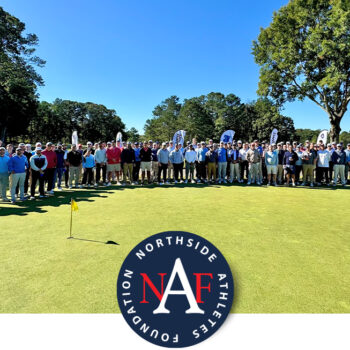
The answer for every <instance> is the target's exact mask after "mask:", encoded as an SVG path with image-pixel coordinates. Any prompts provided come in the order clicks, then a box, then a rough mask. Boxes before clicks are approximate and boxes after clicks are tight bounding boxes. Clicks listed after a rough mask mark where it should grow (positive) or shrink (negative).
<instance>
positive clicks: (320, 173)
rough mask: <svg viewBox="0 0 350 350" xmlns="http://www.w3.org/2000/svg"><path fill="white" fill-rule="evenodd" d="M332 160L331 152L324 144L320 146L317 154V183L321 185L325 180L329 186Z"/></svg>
mask: <svg viewBox="0 0 350 350" xmlns="http://www.w3.org/2000/svg"><path fill="white" fill-rule="evenodd" d="M330 159H331V152H330V151H328V150H327V149H325V147H324V144H320V149H319V150H318V152H317V168H316V183H317V185H318V186H320V185H321V182H322V180H323V179H325V181H326V184H327V186H329V177H328V174H329V161H330Z"/></svg>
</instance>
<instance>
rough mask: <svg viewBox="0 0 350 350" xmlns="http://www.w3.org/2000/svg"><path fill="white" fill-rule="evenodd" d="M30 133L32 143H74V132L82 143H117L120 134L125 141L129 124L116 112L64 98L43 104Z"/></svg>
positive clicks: (32, 120)
mask: <svg viewBox="0 0 350 350" xmlns="http://www.w3.org/2000/svg"><path fill="white" fill-rule="evenodd" d="M27 130H28V131H27V132H26V134H27V135H29V141H31V142H36V141H41V142H47V141H52V142H58V141H60V142H66V143H70V142H71V135H72V132H73V131H74V130H77V132H78V136H79V142H80V141H81V142H87V141H92V142H98V141H100V140H101V141H110V140H115V138H116V135H117V133H118V132H119V131H120V132H121V133H122V134H123V139H126V136H127V134H126V132H125V124H124V123H123V122H122V120H121V119H120V117H119V116H118V115H117V114H116V112H115V110H113V109H108V108H107V107H105V106H104V105H99V104H95V103H92V102H86V103H82V102H76V101H69V100H61V99H56V100H55V101H54V102H53V103H52V104H51V103H48V102H45V101H43V102H40V104H39V106H38V111H37V114H36V115H35V116H34V117H33V118H32V119H31V122H30V124H29V127H28V129H27ZM24 136H25V135H24Z"/></svg>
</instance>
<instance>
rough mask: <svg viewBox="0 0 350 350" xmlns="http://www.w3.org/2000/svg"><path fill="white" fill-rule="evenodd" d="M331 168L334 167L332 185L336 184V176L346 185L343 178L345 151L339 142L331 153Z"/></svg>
mask: <svg viewBox="0 0 350 350" xmlns="http://www.w3.org/2000/svg"><path fill="white" fill-rule="evenodd" d="M332 161H333V169H334V179H333V186H336V185H337V182H338V176H339V177H340V181H341V183H342V185H343V186H345V185H346V180H345V163H346V153H345V151H344V150H343V149H342V145H341V144H340V143H338V144H337V149H336V150H335V151H334V152H333V154H332Z"/></svg>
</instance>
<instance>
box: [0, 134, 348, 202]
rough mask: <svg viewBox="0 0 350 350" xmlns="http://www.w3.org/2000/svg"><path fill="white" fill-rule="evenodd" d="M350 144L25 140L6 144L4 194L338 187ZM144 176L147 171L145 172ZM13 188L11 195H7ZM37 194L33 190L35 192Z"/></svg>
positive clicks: (0, 154)
mask: <svg viewBox="0 0 350 350" xmlns="http://www.w3.org/2000/svg"><path fill="white" fill-rule="evenodd" d="M349 167H350V144H348V145H346V146H345V145H343V144H342V143H338V144H336V143H335V142H333V143H329V144H327V145H325V144H323V143H322V141H321V142H320V143H319V144H314V143H311V142H309V141H306V142H305V143H304V144H298V143H297V142H292V143H290V142H286V143H283V142H280V143H278V144H271V145H270V144H268V143H267V142H262V143H261V144H260V143H259V141H258V140H254V141H253V142H251V143H248V142H242V141H237V142H235V141H233V142H232V143H230V142H227V143H225V142H222V141H221V142H220V143H214V142H213V140H209V142H208V143H206V142H200V143H197V141H196V139H193V140H192V142H190V141H187V143H186V144H185V145H183V144H181V143H176V144H174V143H173V141H168V142H163V143H159V142H153V141H152V140H149V141H145V142H140V143H138V142H134V143H131V142H123V143H122V142H120V141H111V142H98V143H95V144H94V145H93V144H92V142H88V143H87V145H86V147H83V146H82V145H81V144H79V145H75V144H72V145H71V148H70V149H69V150H68V148H67V146H66V145H65V144H61V143H58V144H57V145H54V144H53V143H51V142H48V143H47V144H46V145H45V147H44V146H43V145H42V144H41V143H40V142H38V143H36V145H35V147H34V150H33V149H32V146H31V145H30V144H24V143H20V144H19V145H18V147H17V148H14V147H13V145H11V144H8V145H7V146H6V147H3V146H2V144H1V143H0V194H1V196H2V200H3V201H5V202H10V201H11V202H12V203H15V202H16V200H17V199H18V198H19V199H20V200H26V199H28V198H29V199H31V200H34V199H35V194H36V187H37V184H39V197H40V198H44V197H45V196H47V195H53V194H54V189H55V188H56V187H57V189H58V190H62V184H63V180H64V183H65V187H66V188H73V184H74V187H75V188H82V187H98V186H99V185H104V186H110V185H111V184H112V182H116V184H117V185H125V184H127V183H129V184H130V185H138V184H140V185H144V184H145V183H146V181H147V184H151V183H156V184H158V185H164V184H170V182H173V183H174V184H177V183H179V182H181V183H188V182H190V183H218V184H221V183H224V184H226V183H231V184H232V183H234V182H236V183H246V184H247V185H251V184H256V185H258V186H260V185H262V184H266V185H268V186H270V185H274V186H276V185H286V186H289V185H291V186H297V185H302V186H305V185H308V184H309V185H310V186H311V187H313V186H315V185H317V186H321V185H328V186H329V185H331V184H333V186H336V185H337V184H338V183H340V184H341V185H342V186H345V185H346V184H347V182H348V176H349ZM140 175H141V176H140ZM8 188H9V191H10V194H11V199H9V198H8V197H7V191H8ZM28 192H30V193H28Z"/></svg>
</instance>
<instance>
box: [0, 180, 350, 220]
mask: <svg viewBox="0 0 350 350" xmlns="http://www.w3.org/2000/svg"><path fill="white" fill-rule="evenodd" d="M208 187H211V188H221V187H247V188H269V187H272V188H273V187H275V186H267V185H262V186H257V185H254V184H253V185H249V186H248V185H247V184H246V183H243V184H237V183H236V184H230V183H227V184H218V183H214V184H205V183H200V184H192V183H191V184H185V183H178V184H173V183H171V184H168V185H167V184H164V185H162V186H159V185H155V184H150V185H144V186H141V185H137V186H131V185H126V186H110V187H108V189H106V188H101V189H100V188H96V189H79V190H66V191H62V192H55V195H54V196H50V197H47V198H43V199H40V198H37V199H36V200H35V201H30V200H26V201H24V202H20V201H18V202H16V204H5V203H4V206H2V207H0V216H8V215H19V216H24V215H27V214H28V213H31V212H36V213H45V212H47V211H46V210H45V209H42V207H46V206H52V207H59V206H61V205H68V204H70V201H71V198H73V199H74V200H75V201H76V202H94V201H95V198H107V195H108V194H112V193H113V192H111V190H113V191H125V190H135V189H148V190H152V189H156V188H157V189H160V188H162V189H171V188H172V189H176V188H196V189H203V188H208ZM276 187H277V188H292V187H288V186H283V185H278V186H276ZM293 189H306V190H314V191H317V190H326V191H335V190H350V186H346V187H342V186H336V187H335V186H330V187H328V186H315V187H309V186H297V187H293Z"/></svg>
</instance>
